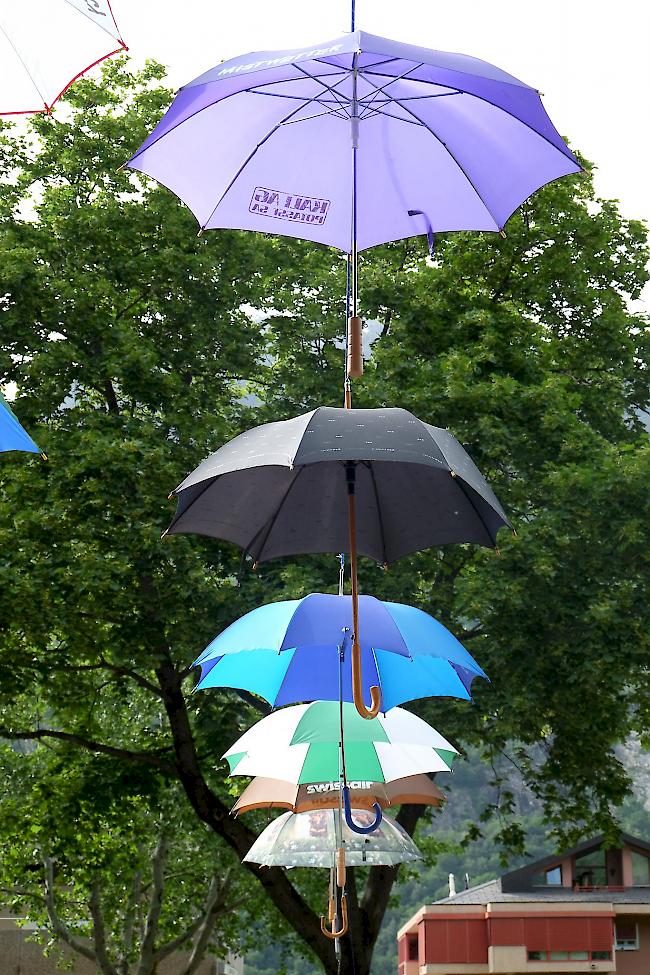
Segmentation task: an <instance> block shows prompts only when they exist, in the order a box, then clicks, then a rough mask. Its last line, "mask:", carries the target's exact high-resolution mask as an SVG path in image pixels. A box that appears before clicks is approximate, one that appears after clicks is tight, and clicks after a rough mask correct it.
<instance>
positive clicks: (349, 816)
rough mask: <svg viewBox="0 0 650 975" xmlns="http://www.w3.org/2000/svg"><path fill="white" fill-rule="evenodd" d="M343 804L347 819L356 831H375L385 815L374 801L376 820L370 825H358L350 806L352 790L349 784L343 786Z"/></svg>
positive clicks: (351, 827)
mask: <svg viewBox="0 0 650 975" xmlns="http://www.w3.org/2000/svg"><path fill="white" fill-rule="evenodd" d="M343 806H344V810H345V821H346V823H347V824H348V826H349V827H350V829H351V830H352V831H353V832H354V833H361V834H364V833H374V832H375V830H376V829H377V827H378V826H379V825H380V823H381V821H382V818H383V815H382V811H381V806H380V805H379V803H378V802H375V803H373V807H372V808H373V809H374V810H375V817H376V818H375V821H374V823H371V824H370V826H358V825H357V823H355V821H354V820H353V818H352V808H351V807H350V790H349V788H348V786H347V785H344V786H343Z"/></svg>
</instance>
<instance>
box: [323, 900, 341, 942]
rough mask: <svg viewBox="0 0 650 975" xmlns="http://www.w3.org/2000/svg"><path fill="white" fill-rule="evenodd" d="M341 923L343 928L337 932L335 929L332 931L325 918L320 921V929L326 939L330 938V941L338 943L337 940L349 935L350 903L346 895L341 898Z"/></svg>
mask: <svg viewBox="0 0 650 975" xmlns="http://www.w3.org/2000/svg"><path fill="white" fill-rule="evenodd" d="M330 911H331V905H330ZM341 922H342V923H341V927H340V928H339V929H338V931H335V930H334V929H332V930H331V931H330V930H329V929H328V927H327V924H326V922H325V917H324V916H323V917H321V919H320V929H321V931H322V932H323V934H324V935H325V937H326V938H329V939H330V941H336V939H337V938H342V937H343V935H344V934H347V933H348V902H347V898H346V896H345V894H343V896H342V897H341Z"/></svg>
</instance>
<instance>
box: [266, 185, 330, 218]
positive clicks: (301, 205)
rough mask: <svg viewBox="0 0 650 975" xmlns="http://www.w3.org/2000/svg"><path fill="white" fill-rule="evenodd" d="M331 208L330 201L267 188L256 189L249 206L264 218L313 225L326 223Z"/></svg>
mask: <svg viewBox="0 0 650 975" xmlns="http://www.w3.org/2000/svg"><path fill="white" fill-rule="evenodd" d="M329 208H330V201H329V200H321V199H320V197H316V196H304V195H302V194H298V193H285V192H284V191H283V190H270V189H268V188H267V187H266V186H256V187H255V190H254V191H253V196H252V197H251V202H250V204H249V206H248V209H249V210H250V212H251V213H256V214H259V215H260V216H262V217H275V219H276V220H291V221H293V222H294V223H311V224H323V223H325V221H326V220H327V213H328V211H329Z"/></svg>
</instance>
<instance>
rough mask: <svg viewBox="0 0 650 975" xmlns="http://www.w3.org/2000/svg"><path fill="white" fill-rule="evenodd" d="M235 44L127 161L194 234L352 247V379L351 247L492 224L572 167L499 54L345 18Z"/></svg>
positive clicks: (354, 357) (537, 102) (352, 324)
mask: <svg viewBox="0 0 650 975" xmlns="http://www.w3.org/2000/svg"><path fill="white" fill-rule="evenodd" d="M351 26H352V33H350V34H345V35H343V36H342V37H336V38H334V39H332V40H327V41H324V42H322V43H319V44H313V45H306V46H305V47H302V48H297V49H293V50H287V51H263V52H257V53H255V54H246V55H243V56H240V57H237V58H234V59H232V60H231V61H226V62H225V63H221V64H218V65H216V66H215V67H214V68H212V69H211V70H209V71H207V72H205V73H204V74H202V75H200V76H199V77H198V78H196V79H195V80H194V81H191V82H190V83H189V84H188V85H186V86H185V87H184V88H182V89H181V90H180V91H179V93H178V94H177V96H176V98H175V100H174V102H173V103H172V105H171V107H170V108H169V110H168V111H167V113H166V115H165V116H164V117H163V118H162V120H161V121H160V122H159V123H158V125H157V126H156V128H155V129H154V131H153V132H152V133H151V134H150V135H149V137H148V138H147V139H146V140H145V142H144V143H143V144H142V146H141V147H140V148H139V149H138V150H137V152H136V153H135V154H134V155H133V156H132V158H131V159H130V160H129V162H128V164H127V165H128V166H129V167H130V168H132V169H135V170H139V171H141V172H143V173H147V174H148V175H150V176H153V177H154V178H155V179H157V180H158V181H159V182H160V183H163V184H164V185H165V186H167V187H169V188H170V189H171V190H172V191H173V192H174V193H176V194H177V196H179V197H180V199H181V200H183V202H184V203H185V204H186V205H187V206H188V207H189V208H190V210H191V211H192V212H193V213H194V215H195V216H196V219H197V221H198V223H199V225H200V227H201V231H203V230H205V229H211V228H214V227H232V228H239V229H243V230H255V231H261V232H264V233H273V234H281V235H284V236H289V237H299V238H304V239H307V240H312V241H316V242H318V243H322V244H328V245H331V246H334V247H337V248H340V249H341V250H343V251H345V252H347V253H348V254H349V255H350V257H349V264H348V271H349V275H348V277H349V289H348V299H349V300H348V315H349V319H348V336H349V343H350V342H351V346H350V349H349V351H350V353H351V357H350V361H349V362H348V375H351V376H355V375H360V374H361V371H362V368H363V365H362V358H361V349H360V332H361V322H360V319H359V318H358V315H357V303H358V295H357V291H358V289H357V279H358V275H357V253H358V251H359V250H363V249H365V248H368V247H373V246H375V245H377V244H381V243H384V242H386V241H391V240H397V239H400V238H403V237H411V236H414V235H418V234H426V235H427V236H428V238H429V243H430V247H432V246H433V245H432V241H433V235H434V233H435V232H436V231H450V230H487V231H501V232H503V227H504V225H505V223H506V221H507V220H508V218H509V216H510V215H511V214H512V213H513V212H514V211H515V210H516V209H517V207H519V206H520V204H521V203H523V202H524V200H526V199H527V198H528V197H529V196H530V195H531V194H532V193H533V192H535V190H537V189H538V188H539V187H541V186H543V185H544V184H545V183H548V182H550V181H551V180H554V179H557V178H558V177H561V176H565V175H568V174H570V173H576V172H579V171H580V165H579V163H578V162H577V160H576V158H575V156H574V155H573V154H572V153H571V152H570V150H569V149H568V148H567V146H566V145H565V143H564V141H563V140H562V138H561V137H560V135H559V134H558V132H557V130H556V129H555V128H554V126H553V124H552V122H551V120H550V119H549V117H548V115H547V114H546V111H545V109H544V106H543V105H542V101H541V98H540V95H539V92H538V91H537V90H536V89H535V88H531V87H530V86H528V85H526V84H524V83H523V82H521V81H519V80H518V79H517V78H515V77H513V76H512V75H510V74H508V73H507V72H505V71H502V70H501V69H500V68H497V67H495V66H494V65H491V64H488V63H487V62H485V61H481V60H479V59H477V58H473V57H468V56H466V55H463V54H450V53H446V52H443V51H432V50H428V49H426V48H422V47H416V46H413V45H410V44H402V43H398V42H397V41H393V40H388V39H386V38H383V37H375V36H373V35H372V34H367V33H365V32H364V31H358V30H355V20H354V11H353V15H352V25H351Z"/></svg>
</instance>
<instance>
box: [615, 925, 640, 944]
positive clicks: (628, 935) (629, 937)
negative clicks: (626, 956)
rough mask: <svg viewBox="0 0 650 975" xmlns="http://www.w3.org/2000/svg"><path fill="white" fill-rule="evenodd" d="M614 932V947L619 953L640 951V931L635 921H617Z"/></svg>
mask: <svg viewBox="0 0 650 975" xmlns="http://www.w3.org/2000/svg"><path fill="white" fill-rule="evenodd" d="M614 931H615V943H614V947H615V948H616V950H617V951H638V949H639V929H638V928H637V926H636V924H635V923H634V922H633V921H632V922H630V921H617V922H616V924H615V926H614Z"/></svg>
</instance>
